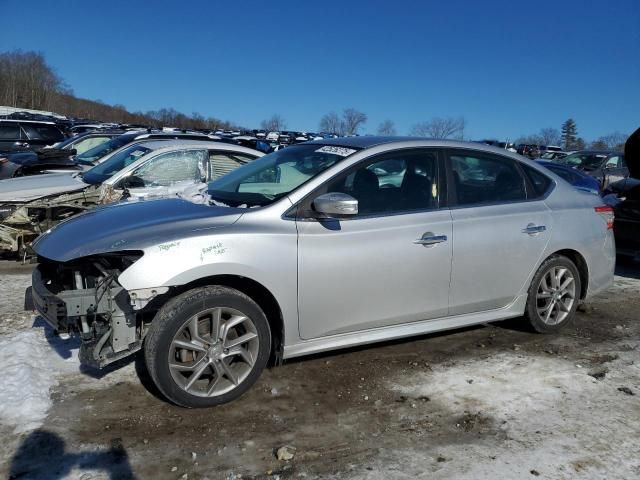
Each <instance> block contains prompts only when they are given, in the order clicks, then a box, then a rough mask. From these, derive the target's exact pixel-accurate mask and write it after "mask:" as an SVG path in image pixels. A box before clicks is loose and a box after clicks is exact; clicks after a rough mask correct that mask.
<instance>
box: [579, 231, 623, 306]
mask: <svg viewBox="0 0 640 480" xmlns="http://www.w3.org/2000/svg"><path fill="white" fill-rule="evenodd" d="M588 268H589V288H588V290H587V295H586V297H585V300H588V299H590V298H591V297H593V296H594V295H597V294H598V293H600V292H602V291H604V290H607V289H608V288H610V287H611V286H612V285H613V277H614V274H615V269H616V242H615V240H614V237H613V231H611V230H609V231H608V232H607V236H606V238H605V241H604V245H602V250H600V251H598V252H594V254H593V255H592V257H591V261H590V262H589V264H588Z"/></svg>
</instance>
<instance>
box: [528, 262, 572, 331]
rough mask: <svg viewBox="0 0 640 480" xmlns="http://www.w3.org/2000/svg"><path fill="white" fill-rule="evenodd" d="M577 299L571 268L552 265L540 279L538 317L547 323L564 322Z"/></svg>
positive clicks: (537, 294) (537, 295)
mask: <svg viewBox="0 0 640 480" xmlns="http://www.w3.org/2000/svg"><path fill="white" fill-rule="evenodd" d="M575 301H576V282H575V278H574V276H573V274H572V273H571V270H569V269H568V268H565V267H562V266H554V267H551V268H550V269H549V270H547V272H546V273H545V274H544V275H543V276H542V278H541V279H540V283H539V284H538V291H537V293H536V304H537V305H536V307H537V312H538V317H539V318H540V320H542V322H544V323H545V324H547V325H558V324H559V323H561V322H563V321H564V320H565V319H566V318H567V316H568V315H569V313H570V312H571V308H572V307H573V304H574V303H575Z"/></svg>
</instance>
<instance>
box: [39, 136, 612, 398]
mask: <svg viewBox="0 0 640 480" xmlns="http://www.w3.org/2000/svg"><path fill="white" fill-rule="evenodd" d="M208 195H209V199H210V200H209V205H207V204H195V203H193V202H188V201H185V200H181V199H162V200H157V201H149V202H134V203H120V204H117V205H112V206H107V207H103V208H99V209H95V210H93V211H90V212H87V213H84V214H82V215H79V216H77V217H76V218H73V219H71V220H68V221H66V222H63V223H61V224H59V225H58V226H56V227H54V228H53V229H52V230H51V231H50V232H48V233H46V234H44V235H42V236H41V237H40V238H39V239H38V240H36V242H34V245H33V248H34V250H35V252H36V253H37V255H38V260H39V265H38V267H37V268H36V269H35V270H34V273H33V286H32V291H31V293H30V292H27V303H28V304H29V303H30V298H31V297H32V300H33V304H34V306H35V307H36V308H37V310H38V312H39V313H40V314H41V315H42V316H43V317H44V318H45V319H46V320H47V321H48V322H49V323H50V324H51V325H52V326H53V327H54V328H56V329H57V330H58V331H70V330H71V331H75V332H78V333H79V335H80V336H81V337H82V340H83V342H82V347H81V350H80V359H81V361H82V362H84V363H86V364H89V365H93V366H95V367H104V366H105V365H108V364H110V363H112V362H114V361H115V360H117V359H120V358H122V357H125V356H127V355H130V354H132V353H134V352H136V351H138V350H140V349H141V348H144V357H145V361H146V365H147V367H148V369H149V372H150V374H151V378H152V379H153V381H154V382H155V384H156V385H157V387H158V388H159V390H160V391H161V392H162V393H163V394H164V395H165V396H166V397H167V398H169V399H170V400H171V401H173V402H175V403H176V404H179V405H183V406H189V407H205V406H211V405H217V404H220V403H224V402H228V401H230V400H232V399H234V398H237V397H238V396H239V395H241V394H242V393H243V392H245V391H246V390H247V389H248V388H249V387H250V386H251V385H252V384H253V383H254V382H255V381H256V379H257V378H258V376H259V375H260V373H261V371H262V370H263V369H264V367H265V366H266V365H267V363H268V361H269V359H271V360H272V361H273V362H275V363H278V362H279V361H281V360H282V359H286V358H291V357H296V356H300V355H307V354H311V353H316V352H321V351H326V350H333V349H337V348H342V347H347V346H352V345H360V344H365V343H371V342H376V341H381V340H388V339H392V338H400V337H408V336H411V335H418V334H424V333H427V332H433V331H438V330H446V329H451V328H458V327H462V326H466V325H471V324H480V323H485V322H488V321H493V320H500V319H507V318H513V317H522V316H524V318H523V320H525V321H528V322H529V323H530V325H531V326H532V328H534V329H535V330H537V331H538V332H549V333H550V332H555V331H557V330H559V329H560V328H562V327H564V326H565V325H567V324H568V323H570V322H571V320H572V319H573V317H574V315H575V311H576V308H577V306H578V304H579V303H580V302H581V301H583V300H584V299H585V298H588V297H589V296H591V295H594V294H596V293H598V292H599V291H601V290H603V289H605V288H607V287H608V286H609V285H610V284H611V283H612V281H613V269H614V264H615V248H614V241H613V233H612V226H613V215H612V209H611V208H610V207H607V206H604V205H602V204H601V203H600V202H601V200H600V199H599V197H597V196H595V195H592V194H588V193H584V192H580V191H578V190H576V189H574V188H573V187H572V186H571V185H569V184H568V183H567V182H565V181H564V180H562V179H561V178H560V177H558V176H556V175H555V174H554V173H552V172H550V171H548V170H546V169H544V168H543V167H541V166H538V165H536V164H535V163H534V162H531V161H528V160H526V159H524V158H523V157H521V156H519V155H515V154H511V153H509V152H505V151H504V150H499V149H496V148H493V147H489V146H482V145H479V144H471V143H463V142H450V141H444V140H442V141H434V140H420V139H415V138H411V139H409V138H407V139H402V138H398V137H353V138H339V139H334V140H321V141H314V142H307V143H303V144H298V145H293V146H290V147H287V148H285V149H283V150H280V151H278V152H275V153H272V154H269V155H266V156H264V157H263V158H261V159H258V160H256V161H254V162H251V163H248V164H247V165H244V166H242V167H240V168H238V169H236V170H234V171H233V172H231V173H229V174H228V175H225V176H223V177H222V178H220V179H218V180H216V181H214V182H212V183H211V184H210V185H209V190H208Z"/></svg>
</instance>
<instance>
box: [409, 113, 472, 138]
mask: <svg viewBox="0 0 640 480" xmlns="http://www.w3.org/2000/svg"><path fill="white" fill-rule="evenodd" d="M465 126H466V121H465V119H464V117H458V118H453V117H447V118H437V117H436V118H433V119H431V120H429V121H428V122H421V123H418V124H416V125H414V126H413V128H412V129H411V135H414V136H417V137H431V138H455V139H457V140H462V139H463V138H464V128H465Z"/></svg>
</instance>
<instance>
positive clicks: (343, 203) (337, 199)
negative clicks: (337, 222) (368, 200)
mask: <svg viewBox="0 0 640 480" xmlns="http://www.w3.org/2000/svg"><path fill="white" fill-rule="evenodd" d="M313 208H314V209H315V211H316V212H318V213H324V214H325V215H327V216H328V217H338V218H340V217H350V216H353V215H357V213H358V200H356V199H355V198H353V197H352V196H351V195H347V194H346V193H339V192H333V193H325V194H324V195H320V196H319V197H318V198H316V199H315V200H314V201H313Z"/></svg>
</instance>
